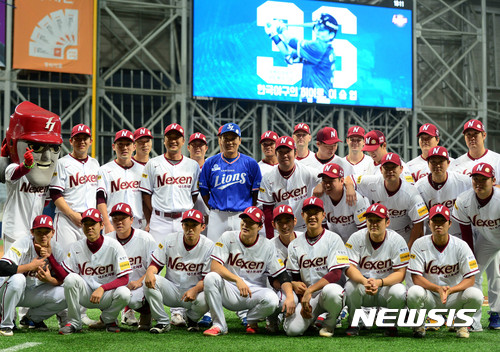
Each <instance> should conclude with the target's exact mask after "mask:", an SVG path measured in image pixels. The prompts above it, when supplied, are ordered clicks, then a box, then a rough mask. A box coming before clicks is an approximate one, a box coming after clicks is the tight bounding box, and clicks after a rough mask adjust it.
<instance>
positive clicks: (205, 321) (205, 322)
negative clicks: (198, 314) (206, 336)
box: [198, 315, 212, 328]
mask: <svg viewBox="0 0 500 352" xmlns="http://www.w3.org/2000/svg"><path fill="white" fill-rule="evenodd" d="M198 326H199V327H200V328H208V327H210V326H212V318H211V317H210V315H204V316H203V318H201V320H200V321H199V322H198Z"/></svg>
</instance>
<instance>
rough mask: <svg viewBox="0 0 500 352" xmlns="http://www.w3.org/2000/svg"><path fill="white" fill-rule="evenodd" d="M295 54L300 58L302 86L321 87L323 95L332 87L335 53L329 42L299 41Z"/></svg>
mask: <svg viewBox="0 0 500 352" xmlns="http://www.w3.org/2000/svg"><path fill="white" fill-rule="evenodd" d="M297 54H298V56H299V57H300V58H302V63H303V66H302V87H306V88H323V89H324V92H325V95H327V96H328V90H329V89H332V88H333V71H334V70H335V54H334V52H333V47H332V44H331V43H327V42H324V41H321V40H304V41H301V42H300V44H299V47H298V50H297Z"/></svg>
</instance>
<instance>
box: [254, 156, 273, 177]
mask: <svg viewBox="0 0 500 352" xmlns="http://www.w3.org/2000/svg"><path fill="white" fill-rule="evenodd" d="M257 164H259V167H260V173H261V174H262V177H264V175H265V174H267V173H268V172H269V171H271V170H272V169H274V168H275V167H277V166H278V164H274V165H272V164H269V163H266V162H265V161H264V160H261V161H259V162H258V163H257Z"/></svg>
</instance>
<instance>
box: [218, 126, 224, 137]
mask: <svg viewBox="0 0 500 352" xmlns="http://www.w3.org/2000/svg"><path fill="white" fill-rule="evenodd" d="M222 127H224V125H222V126H220V127H219V130H218V131H217V135H218V136H220V133H221V132H222Z"/></svg>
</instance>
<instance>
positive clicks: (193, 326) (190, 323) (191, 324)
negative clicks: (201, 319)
mask: <svg viewBox="0 0 500 352" xmlns="http://www.w3.org/2000/svg"><path fill="white" fill-rule="evenodd" d="M187 331H189V332H197V331H200V328H199V326H198V323H197V322H195V321H194V320H191V319H189V317H188V318H187Z"/></svg>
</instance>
